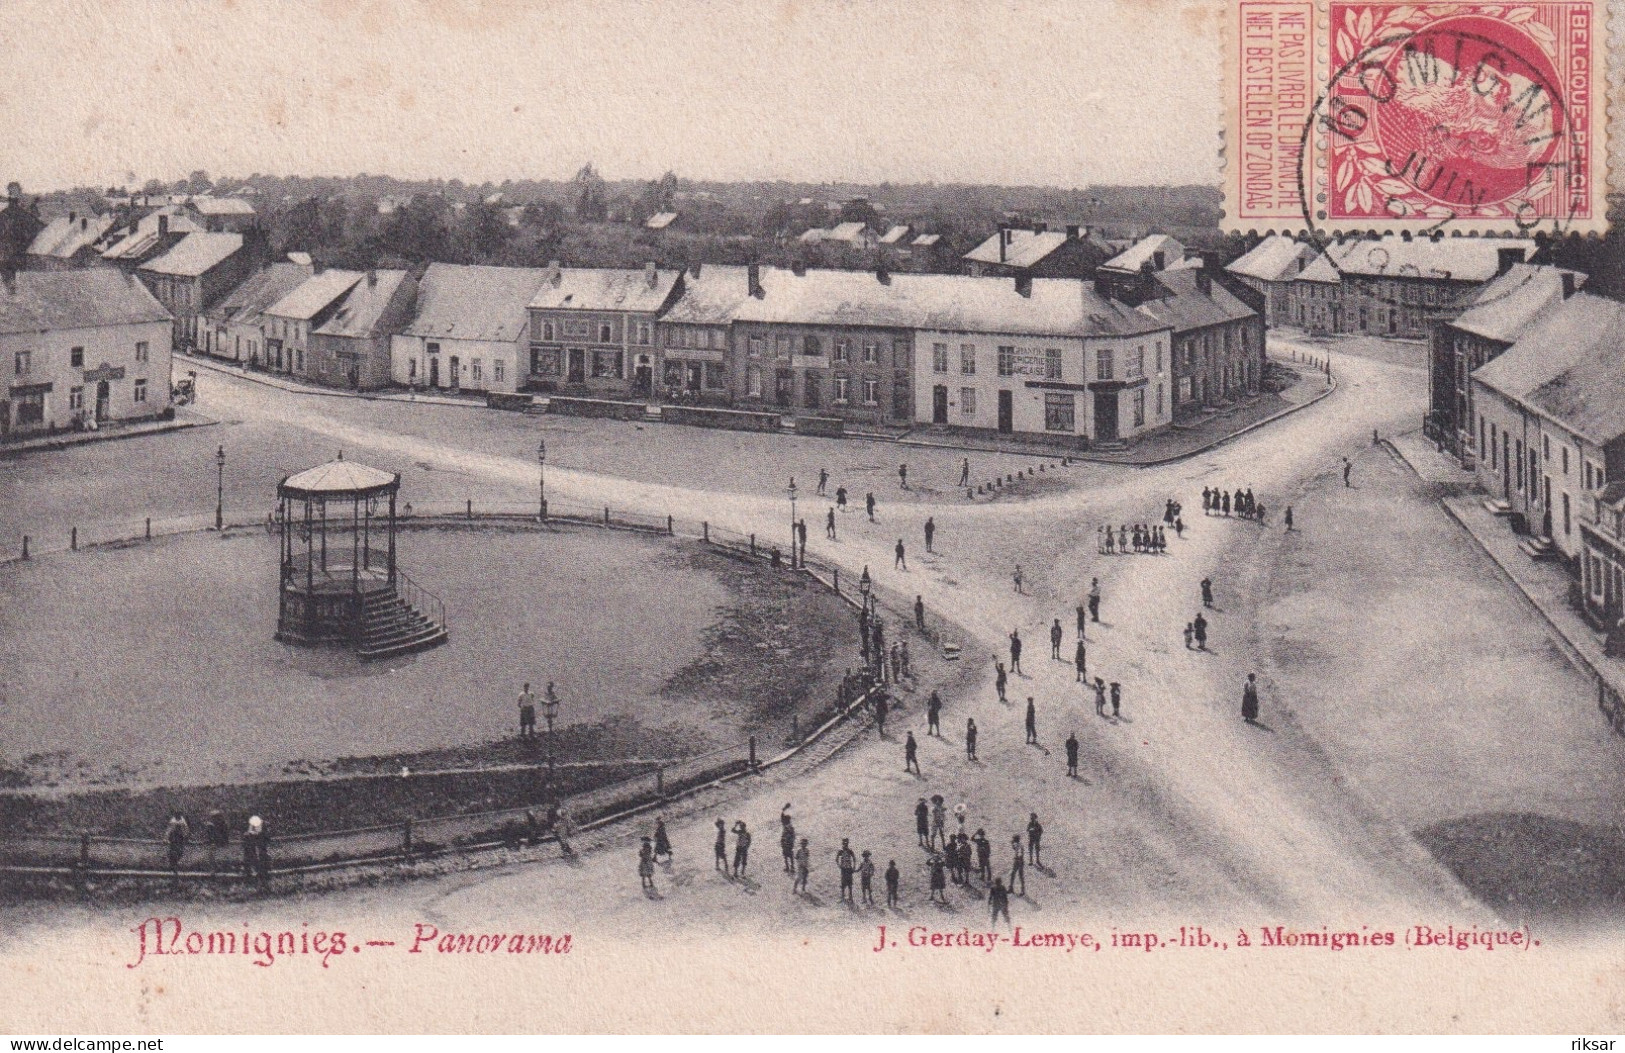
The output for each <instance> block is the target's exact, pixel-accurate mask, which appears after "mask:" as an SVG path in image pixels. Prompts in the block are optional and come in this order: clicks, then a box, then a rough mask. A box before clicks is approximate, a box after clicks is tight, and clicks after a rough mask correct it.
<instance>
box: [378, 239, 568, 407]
mask: <svg viewBox="0 0 1625 1053" xmlns="http://www.w3.org/2000/svg"><path fill="white" fill-rule="evenodd" d="M547 275H548V272H547V270H545V269H544V268H539V267H470V266H463V265H461V264H455V263H432V264H430V265H429V269H428V270H427V271H426V272H424V275H423V279H422V281H420V282H419V283H418V300H417V313H416V314H415V316H414V317H413V318H412V320H411V321H410V322H409V323H408V324H407V326H406V328H405V329H404V330H403V331H402V332H400V333H397V334H396V335H395V336H394V338H393V339H392V341H391V344H390V356H389V357H390V371H391V376H392V379H393V380H394V381H395V383H397V384H402V385H406V386H409V387H414V388H442V389H462V390H473V391H504V392H510V391H514V390H516V389H517V388H518V386H519V384H520V383H521V381H522V377H521V373H522V372H523V370H524V367H525V363H526V362H527V358H526V356H527V355H528V354H529V346H530V328H529V326H530V310H529V305H530V302H531V300H533V299H535V298H536V294H537V292H538V291H540V289H541V287H542V283H543V282H544V281H546V280H547Z"/></svg>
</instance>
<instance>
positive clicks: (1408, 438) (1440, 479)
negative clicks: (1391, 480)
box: [1387, 428, 1477, 488]
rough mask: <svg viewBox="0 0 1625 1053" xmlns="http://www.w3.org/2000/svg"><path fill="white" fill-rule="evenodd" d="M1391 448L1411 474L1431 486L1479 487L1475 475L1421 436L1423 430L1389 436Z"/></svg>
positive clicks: (1388, 440) (1425, 437)
mask: <svg viewBox="0 0 1625 1053" xmlns="http://www.w3.org/2000/svg"><path fill="white" fill-rule="evenodd" d="M1387 442H1388V445H1389V446H1392V447H1393V448H1394V452H1395V453H1397V454H1399V456H1400V458H1401V459H1403V460H1404V461H1405V463H1406V464H1407V465H1409V466H1410V469H1411V471H1413V472H1415V473H1416V474H1417V475H1419V476H1421V477H1422V478H1423V479H1425V480H1427V481H1428V482H1430V483H1443V484H1446V485H1451V486H1459V487H1466V488H1473V487H1475V486H1476V485H1477V484H1476V483H1475V481H1474V477H1473V473H1472V472H1469V471H1468V470H1467V469H1465V468H1463V467H1462V466H1461V462H1460V461H1458V460H1456V459H1455V458H1454V457H1452V456H1451V455H1450V454H1448V453H1443V452H1440V450H1439V448H1438V447H1437V446H1435V445H1434V444H1433V443H1432V442H1431V441H1429V440H1428V438H1427V436H1425V435H1423V434H1422V430H1421V429H1420V428H1418V429H1416V430H1414V431H1408V432H1406V433H1405V434H1403V435H1390V436H1387Z"/></svg>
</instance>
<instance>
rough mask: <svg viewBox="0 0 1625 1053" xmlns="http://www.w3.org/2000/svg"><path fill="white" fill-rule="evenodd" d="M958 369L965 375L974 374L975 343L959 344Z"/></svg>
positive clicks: (971, 375)
mask: <svg viewBox="0 0 1625 1053" xmlns="http://www.w3.org/2000/svg"><path fill="white" fill-rule="evenodd" d="M959 371H960V372H961V373H963V374H964V375H965V376H967V377H974V376H975V375H976V345H975V344H960V345H959Z"/></svg>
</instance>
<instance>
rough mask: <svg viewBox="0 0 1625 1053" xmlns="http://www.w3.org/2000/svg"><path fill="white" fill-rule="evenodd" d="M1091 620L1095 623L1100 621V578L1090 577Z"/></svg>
mask: <svg viewBox="0 0 1625 1053" xmlns="http://www.w3.org/2000/svg"><path fill="white" fill-rule="evenodd" d="M1089 620H1090V621H1092V622H1095V623H1097V624H1098V623H1099V621H1100V579H1099V578H1090V579H1089Z"/></svg>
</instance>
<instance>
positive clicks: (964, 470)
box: [959, 457, 970, 486]
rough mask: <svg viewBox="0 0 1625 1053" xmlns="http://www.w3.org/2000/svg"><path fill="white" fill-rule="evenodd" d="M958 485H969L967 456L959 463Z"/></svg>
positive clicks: (968, 460)
mask: <svg viewBox="0 0 1625 1053" xmlns="http://www.w3.org/2000/svg"><path fill="white" fill-rule="evenodd" d="M959 485H960V486H969V485H970V458H969V457H967V458H965V459H964V460H963V461H961V462H960V464H959Z"/></svg>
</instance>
